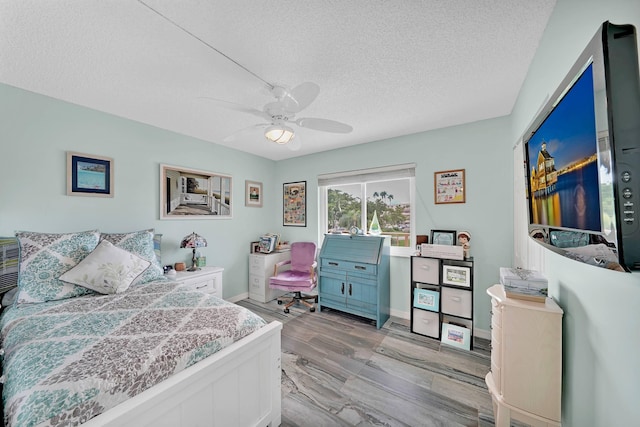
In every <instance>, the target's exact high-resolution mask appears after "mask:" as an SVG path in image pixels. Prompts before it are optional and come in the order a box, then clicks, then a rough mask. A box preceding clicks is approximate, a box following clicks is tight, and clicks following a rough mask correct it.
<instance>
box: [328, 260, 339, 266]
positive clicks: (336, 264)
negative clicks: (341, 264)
mask: <svg viewBox="0 0 640 427" xmlns="http://www.w3.org/2000/svg"><path fill="white" fill-rule="evenodd" d="M329 265H331V266H333V267H337V266H338V263H337V262H331V261H329Z"/></svg>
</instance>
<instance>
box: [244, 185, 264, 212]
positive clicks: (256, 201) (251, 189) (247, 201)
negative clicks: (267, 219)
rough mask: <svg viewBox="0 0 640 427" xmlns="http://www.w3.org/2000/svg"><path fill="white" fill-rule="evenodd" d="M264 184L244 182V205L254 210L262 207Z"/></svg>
mask: <svg viewBox="0 0 640 427" xmlns="http://www.w3.org/2000/svg"><path fill="white" fill-rule="evenodd" d="M262 198H263V196H262V183H261V182H257V181H245V182H244V205H245V206H249V207H252V208H261V207H262Z"/></svg>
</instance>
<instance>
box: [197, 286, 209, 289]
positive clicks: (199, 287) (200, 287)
mask: <svg viewBox="0 0 640 427" xmlns="http://www.w3.org/2000/svg"><path fill="white" fill-rule="evenodd" d="M206 287H207V285H200V286H197V285H196V289H202V288H206Z"/></svg>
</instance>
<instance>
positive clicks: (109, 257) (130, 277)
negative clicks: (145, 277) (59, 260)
mask: <svg viewBox="0 0 640 427" xmlns="http://www.w3.org/2000/svg"><path fill="white" fill-rule="evenodd" d="M149 265H151V263H150V262H149V261H147V260H144V259H142V258H140V257H139V256H137V255H134V254H132V253H131V252H128V251H125V250H124V249H120V248H118V247H116V246H114V245H113V244H112V243H111V242H109V241H107V240H103V241H101V242H100V243H99V244H98V246H96V248H95V249H94V250H93V252H91V253H90V254H89V255H87V257H86V258H85V259H83V260H82V261H80V263H78V265H76V266H75V267H73V268H72V269H71V270H69V271H67V272H66V273H64V274H63V275H62V276H60V280H62V281H63V282H68V283H73V284H74V285H78V286H82V287H84V288H87V289H91V290H94V291H96V292H99V293H101V294H117V293H120V292H124V291H126V290H127V288H128V287H129V286H130V285H131V284H132V283H133V282H134V281H135V280H136V279H137V278H138V277H140V275H141V274H142V273H143V272H144V271H145V270H146V269H147V268H148V267H149Z"/></svg>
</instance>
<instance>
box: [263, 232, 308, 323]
mask: <svg viewBox="0 0 640 427" xmlns="http://www.w3.org/2000/svg"><path fill="white" fill-rule="evenodd" d="M316 253H317V247H316V244H315V243H313V242H294V243H292V244H291V259H290V260H286V261H281V262H279V263H277V264H276V265H275V267H274V269H273V276H272V277H270V278H269V288H271V289H279V290H283V291H287V292H292V293H293V296H291V297H282V298H278V304H282V303H283V302H286V305H285V306H284V312H285V313H288V312H289V307H291V306H292V305H294V304H296V303H298V302H300V303H301V304H304V305H305V306H307V307H309V311H311V312H314V311H316V308H315V306H314V305H313V304H311V303H309V302H307V301H309V300H313V301H314V302H316V303H317V302H318V296H317V295H303V294H302V292H309V291H312V290H313V288H315V287H316V284H317V282H318V275H317V273H316V267H317V265H318V264H317V262H316ZM285 265H291V268H290V269H288V270H282V271H278V270H281V268H280V267H283V266H285Z"/></svg>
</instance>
